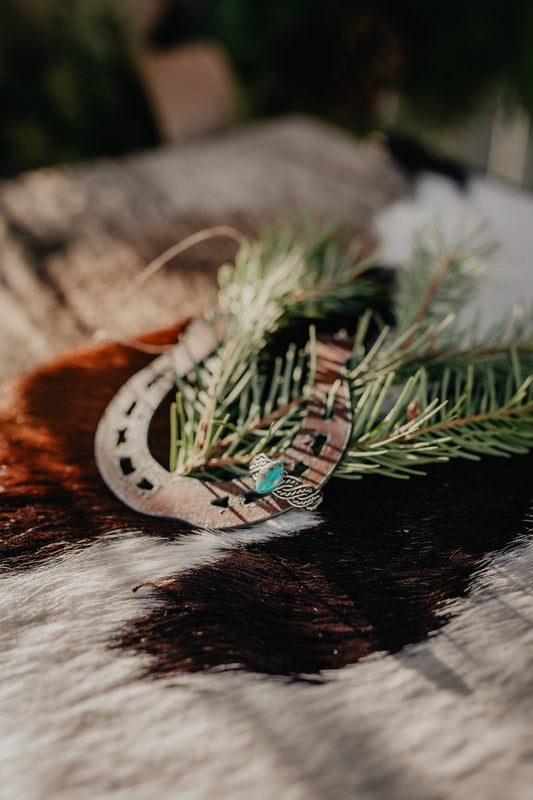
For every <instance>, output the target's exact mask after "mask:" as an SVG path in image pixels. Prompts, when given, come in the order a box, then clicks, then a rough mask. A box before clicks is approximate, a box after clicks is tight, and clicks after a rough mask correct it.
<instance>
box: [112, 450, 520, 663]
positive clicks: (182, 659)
mask: <svg viewBox="0 0 533 800" xmlns="http://www.w3.org/2000/svg"><path fill="white" fill-rule="evenodd" d="M532 466H533V455H531V454H530V455H527V456H516V457H513V458H511V459H499V458H498V459H497V458H492V459H486V460H484V461H482V462H479V463H475V464H472V462H466V461H463V462H455V463H449V464H444V465H438V466H434V467H433V468H432V469H431V470H430V472H429V474H428V476H427V477H425V478H416V479H415V478H413V479H411V480H410V481H394V480H388V479H387V480H385V479H382V478H379V477H372V478H367V479H365V480H364V481H357V482H352V483H348V482H346V481H341V480H337V481H333V482H332V483H331V484H330V485H329V487H328V489H327V491H326V497H325V500H324V504H323V506H322V509H323V510H322V515H323V518H324V521H323V523H322V524H320V526H319V527H317V528H313V529H310V530H306V531H305V532H302V533H301V534H297V535H295V536H292V537H288V538H283V539H276V540H273V541H270V542H266V543H263V544H250V545H249V546H247V547H243V548H241V549H239V550H237V551H235V552H233V553H231V554H230V555H229V556H227V557H225V558H224V559H223V560H221V561H219V562H218V563H216V564H210V565H206V566H205V567H200V568H196V569H193V570H191V571H190V572H187V573H185V574H180V575H179V576H176V577H175V578H174V580H173V581H172V582H171V583H170V584H169V585H166V586H165V587H163V588H158V589H155V590H154V591H155V594H156V595H157V598H158V600H159V603H158V607H157V609H154V610H153V611H151V612H150V613H149V614H147V615H146V616H145V617H143V618H142V619H140V620H138V621H137V622H136V623H135V624H133V625H132V626H131V627H130V629H129V630H128V631H127V632H126V633H125V635H124V636H123V637H122V639H121V645H122V646H124V647H127V648H134V649H136V650H140V651H142V652H144V653H148V654H150V655H151V656H152V659H153V660H152V666H151V672H152V674H154V675H164V674H168V673H171V672H175V671H199V670H203V669H208V668H212V667H218V666H222V665H227V666H230V665H231V666H232V667H237V666H238V667H244V668H246V669H249V670H253V671H257V672H263V673H270V674H284V675H295V674H296V675H298V674H302V673H315V672H317V671H320V670H323V669H328V668H339V667H342V666H344V665H346V664H350V663H353V662H355V661H357V660H358V659H359V658H361V657H363V656H366V655H368V654H369V653H371V652H374V651H381V650H384V651H389V652H396V651H398V650H400V649H401V648H402V647H403V646H405V645H406V644H408V643H411V642H418V641H420V640H422V639H425V638H426V637H427V636H428V634H429V633H430V632H431V631H434V630H436V629H437V628H439V627H440V626H442V625H443V624H444V623H445V622H446V621H447V619H448V614H447V612H446V605H447V601H449V600H451V599H452V598H456V597H459V596H461V595H462V594H464V593H465V591H466V590H467V589H468V585H469V581H470V580H471V578H472V576H473V574H474V572H475V571H476V569H478V568H479V567H480V566H481V565H482V564H483V563H484V559H485V557H486V554H487V553H489V552H491V551H493V550H496V549H500V548H502V547H505V546H508V545H509V544H510V543H511V542H512V541H513V539H514V538H515V537H516V536H517V535H519V534H521V533H524V532H525V530H526V528H525V520H526V518H527V514H528V512H529V509H530V504H531V499H532V496H533V487H532V486H531V478H530V475H531V473H532Z"/></svg>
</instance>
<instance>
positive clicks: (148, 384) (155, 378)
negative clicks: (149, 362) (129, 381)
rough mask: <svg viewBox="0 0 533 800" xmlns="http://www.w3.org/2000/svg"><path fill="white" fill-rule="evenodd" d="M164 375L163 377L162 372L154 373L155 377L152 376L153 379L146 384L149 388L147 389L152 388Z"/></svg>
mask: <svg viewBox="0 0 533 800" xmlns="http://www.w3.org/2000/svg"><path fill="white" fill-rule="evenodd" d="M162 377H163V375H161V373H159V375H154V377H153V378H152V380H151V381H150V383H147V384H146V388H147V389H151V388H152V386H154V384H156V383H157V381H160V380H161V378H162Z"/></svg>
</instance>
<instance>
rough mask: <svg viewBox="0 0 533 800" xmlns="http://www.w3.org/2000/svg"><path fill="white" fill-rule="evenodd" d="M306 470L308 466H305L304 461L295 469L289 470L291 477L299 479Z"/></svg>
mask: <svg viewBox="0 0 533 800" xmlns="http://www.w3.org/2000/svg"><path fill="white" fill-rule="evenodd" d="M306 469H307V464H304V462H303V461H297V462H296V464H295V465H294V467H293V468H292V469H290V470H289V475H294V477H295V478H299V477H300V475H302V474H303V473H304V472H305V470H306Z"/></svg>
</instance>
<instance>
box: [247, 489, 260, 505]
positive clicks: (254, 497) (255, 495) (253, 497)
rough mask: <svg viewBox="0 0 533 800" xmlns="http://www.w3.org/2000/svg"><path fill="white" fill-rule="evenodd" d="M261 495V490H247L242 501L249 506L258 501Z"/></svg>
mask: <svg viewBox="0 0 533 800" xmlns="http://www.w3.org/2000/svg"><path fill="white" fill-rule="evenodd" d="M260 497H261V495H260V494H259V492H254V491H250V492H245V493H244V494H243V496H242V502H243V503H244V505H245V506H249V505H250V504H251V503H256V502H257V501H258V500H259V499H260Z"/></svg>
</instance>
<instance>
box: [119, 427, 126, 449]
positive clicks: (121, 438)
mask: <svg viewBox="0 0 533 800" xmlns="http://www.w3.org/2000/svg"><path fill="white" fill-rule="evenodd" d="M127 430H128V429H127V428H122V430H121V431H118V438H117V445H119V444H124V442H125V441H126V431H127Z"/></svg>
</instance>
